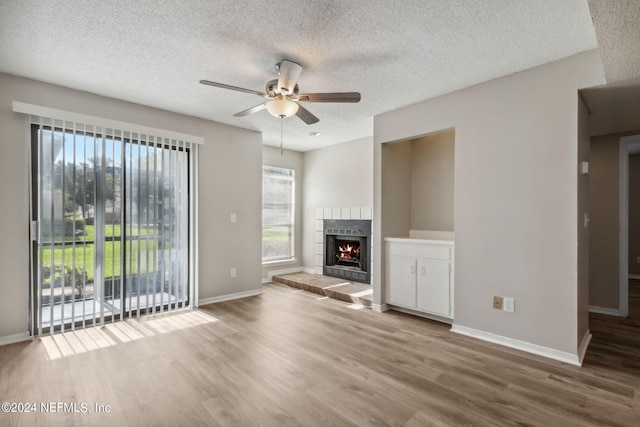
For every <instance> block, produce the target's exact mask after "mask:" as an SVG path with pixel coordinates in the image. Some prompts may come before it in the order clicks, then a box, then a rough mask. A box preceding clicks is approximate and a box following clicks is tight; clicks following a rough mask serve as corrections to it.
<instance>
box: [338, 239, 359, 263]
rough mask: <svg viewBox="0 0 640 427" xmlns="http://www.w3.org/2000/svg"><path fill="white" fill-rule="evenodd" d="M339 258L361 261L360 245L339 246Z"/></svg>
mask: <svg viewBox="0 0 640 427" xmlns="http://www.w3.org/2000/svg"><path fill="white" fill-rule="evenodd" d="M338 252H339V254H338V258H340V259H344V260H355V261H357V260H359V259H360V245H357V246H356V245H351V244H349V243H346V244H344V245H340V246H338Z"/></svg>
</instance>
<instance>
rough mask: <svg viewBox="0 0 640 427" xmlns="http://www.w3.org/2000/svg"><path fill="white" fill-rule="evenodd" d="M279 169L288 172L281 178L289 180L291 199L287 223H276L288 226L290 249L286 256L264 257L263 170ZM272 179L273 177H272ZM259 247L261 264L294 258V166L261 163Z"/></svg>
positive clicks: (285, 261) (284, 261) (290, 260)
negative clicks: (288, 176) (287, 174)
mask: <svg viewBox="0 0 640 427" xmlns="http://www.w3.org/2000/svg"><path fill="white" fill-rule="evenodd" d="M269 169H271V170H281V171H287V172H289V173H290V178H283V179H282V180H283V181H285V180H286V181H290V182H291V190H290V192H291V199H290V203H289V205H290V211H291V214H290V217H289V220H288V222H287V223H281V224H277V225H279V226H287V227H289V230H290V233H289V236H290V238H289V240H290V250H289V254H288V255H287V256H284V255H278V256H271V257H265V256H264V249H265V246H264V245H265V240H264V236H265V215H264V213H265V192H264V190H265V172H266V171H267V170H269ZM272 179H273V178H272ZM261 237H262V238H261V249H262V264H263V265H273V264H278V263H287V262H293V261H295V260H296V258H295V252H296V249H295V248H296V170H295V169H294V168H288V167H281V166H271V165H262V236H261Z"/></svg>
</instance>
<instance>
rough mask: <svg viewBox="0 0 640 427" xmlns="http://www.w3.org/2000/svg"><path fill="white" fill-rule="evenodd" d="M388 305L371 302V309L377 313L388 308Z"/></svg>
mask: <svg viewBox="0 0 640 427" xmlns="http://www.w3.org/2000/svg"><path fill="white" fill-rule="evenodd" d="M389 308H390V307H389V306H388V305H387V304H371V310H373V311H377V312H378V313H383V312H385V311H388V310H389Z"/></svg>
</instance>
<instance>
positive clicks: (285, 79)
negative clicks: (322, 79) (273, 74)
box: [278, 59, 302, 95]
mask: <svg viewBox="0 0 640 427" xmlns="http://www.w3.org/2000/svg"><path fill="white" fill-rule="evenodd" d="M301 72H302V65H300V64H296V63H295V62H291V61H288V60H286V59H283V60H282V61H280V63H279V64H278V89H279V90H280V92H281V93H283V94H285V95H291V94H292V93H293V90H294V88H295V87H296V83H297V82H298V77H300V73H301Z"/></svg>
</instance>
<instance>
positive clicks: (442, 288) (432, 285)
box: [417, 259, 451, 317]
mask: <svg viewBox="0 0 640 427" xmlns="http://www.w3.org/2000/svg"><path fill="white" fill-rule="evenodd" d="M417 265H418V270H417V273H418V279H417V305H418V310H422V311H426V312H429V313H433V314H437V315H439V316H445V317H449V316H450V315H451V286H450V284H451V275H450V267H449V266H450V264H449V262H446V261H433V260H426V259H418V263H417Z"/></svg>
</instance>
